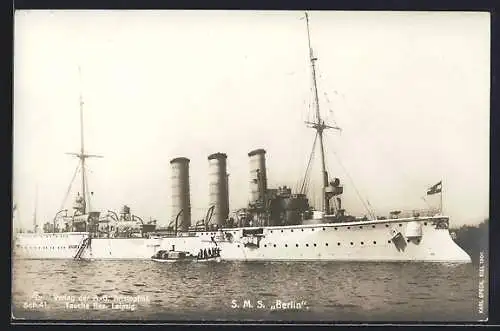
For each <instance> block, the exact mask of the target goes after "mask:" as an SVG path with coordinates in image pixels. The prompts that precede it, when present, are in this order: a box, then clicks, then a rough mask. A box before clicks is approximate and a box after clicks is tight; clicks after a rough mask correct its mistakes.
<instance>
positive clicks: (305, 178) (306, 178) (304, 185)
mask: <svg viewBox="0 0 500 331" xmlns="http://www.w3.org/2000/svg"><path fill="white" fill-rule="evenodd" d="M316 141H318V132H316V135H315V136H314V142H313V146H312V150H311V154H310V156H309V161H308V162H307V168H306V173H305V175H304V180H303V181H302V186H301V187H300V193H305V190H304V189H305V187H306V181H307V180H308V179H309V171H310V169H311V163H312V159H313V157H314V150H315V149H316Z"/></svg>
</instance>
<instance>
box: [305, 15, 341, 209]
mask: <svg viewBox="0 0 500 331" xmlns="http://www.w3.org/2000/svg"><path fill="white" fill-rule="evenodd" d="M305 19H306V26H307V41H308V46H309V61H310V63H311V73H312V80H313V88H314V104H315V110H316V118H315V121H314V122H309V121H306V124H308V125H309V127H311V128H313V129H315V130H316V134H317V137H318V138H319V146H320V153H321V174H322V179H323V183H322V185H323V186H322V202H323V206H322V211H323V213H324V214H325V215H326V214H329V212H330V198H331V195H329V194H328V192H327V190H328V188H329V183H328V172H327V171H326V164H325V148H324V142H323V131H324V130H325V129H335V130H340V128H339V127H337V126H330V125H327V124H325V121H324V120H322V119H321V114H320V107H319V98H318V84H317V81H316V64H315V63H316V61H317V60H318V58H317V57H315V56H314V51H313V48H312V46H311V34H310V29H309V15H308V14H307V12H306V13H305ZM314 148H315V146H313V149H314ZM311 157H312V154H311ZM337 185H338V184H337ZM339 207H340V206H339Z"/></svg>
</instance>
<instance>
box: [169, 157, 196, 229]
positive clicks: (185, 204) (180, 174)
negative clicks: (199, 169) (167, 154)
mask: <svg viewBox="0 0 500 331" xmlns="http://www.w3.org/2000/svg"><path fill="white" fill-rule="evenodd" d="M170 164H171V166H172V219H175V218H176V217H177V214H179V212H180V211H181V210H182V211H183V212H182V214H181V216H180V219H179V224H178V227H179V228H180V229H181V230H182V231H187V230H188V229H189V227H190V226H191V199H190V193H189V159H187V158H185V157H178V158H175V159H172V160H171V161H170Z"/></svg>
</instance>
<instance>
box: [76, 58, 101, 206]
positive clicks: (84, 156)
mask: <svg viewBox="0 0 500 331" xmlns="http://www.w3.org/2000/svg"><path fill="white" fill-rule="evenodd" d="M78 75H79V78H80V153H67V154H70V155H74V156H76V157H78V158H79V159H80V167H81V171H82V183H81V185H82V199H83V200H82V210H81V211H82V214H86V212H87V192H86V191H87V190H86V188H87V183H86V173H85V159H87V158H90V157H102V156H100V155H92V154H85V146H84V141H85V140H84V136H83V96H82V90H81V70H80V67H78Z"/></svg>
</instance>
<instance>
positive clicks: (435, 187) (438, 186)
mask: <svg viewBox="0 0 500 331" xmlns="http://www.w3.org/2000/svg"><path fill="white" fill-rule="evenodd" d="M441 184H442V182H441V181H440V182H439V183H437V184H435V185H433V186H431V187H430V188H429V189H428V190H427V195H431V194H436V193H441Z"/></svg>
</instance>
